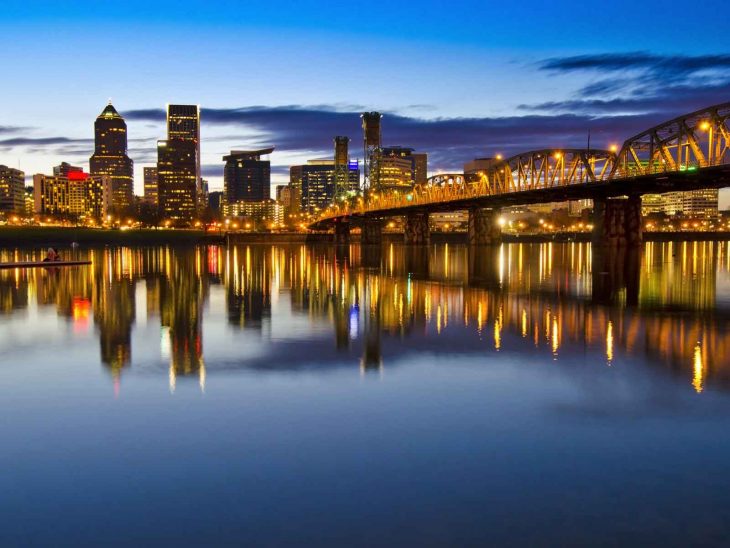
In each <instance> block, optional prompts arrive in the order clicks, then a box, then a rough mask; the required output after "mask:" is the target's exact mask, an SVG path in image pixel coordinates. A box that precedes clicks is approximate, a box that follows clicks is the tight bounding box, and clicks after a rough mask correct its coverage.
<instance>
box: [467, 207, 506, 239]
mask: <svg viewBox="0 0 730 548" xmlns="http://www.w3.org/2000/svg"><path fill="white" fill-rule="evenodd" d="M498 217H499V209H484V208H481V207H473V208H471V209H469V245H499V244H500V243H502V229H501V228H499V225H498V224H497V218H498Z"/></svg>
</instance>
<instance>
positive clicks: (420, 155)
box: [411, 152, 428, 185]
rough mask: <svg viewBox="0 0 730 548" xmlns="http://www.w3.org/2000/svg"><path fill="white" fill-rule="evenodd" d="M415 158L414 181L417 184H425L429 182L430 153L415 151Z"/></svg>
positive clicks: (412, 156) (413, 154) (413, 155)
mask: <svg viewBox="0 0 730 548" xmlns="http://www.w3.org/2000/svg"><path fill="white" fill-rule="evenodd" d="M411 158H413V182H414V183H415V184H417V185H425V184H426V183H427V182H428V154H426V153H425V152H414V153H412V154H411Z"/></svg>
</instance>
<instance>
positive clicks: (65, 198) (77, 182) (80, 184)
mask: <svg viewBox="0 0 730 548" xmlns="http://www.w3.org/2000/svg"><path fill="white" fill-rule="evenodd" d="M59 167H61V166H59ZM55 171H56V170H55V169H54V172H55ZM33 198H34V211H35V213H36V214H38V215H50V216H54V217H58V218H75V219H79V220H82V219H93V220H95V221H97V222H101V221H103V220H104V219H105V218H106V216H107V215H108V214H109V212H110V209H111V205H112V203H113V198H112V184H111V179H110V178H109V177H108V176H107V175H90V174H88V173H85V172H83V171H81V170H78V169H76V170H73V169H72V170H70V171H67V172H66V175H65V176H62V175H43V174H36V175H34V176H33Z"/></svg>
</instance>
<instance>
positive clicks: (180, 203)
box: [157, 139, 198, 224]
mask: <svg viewBox="0 0 730 548" xmlns="http://www.w3.org/2000/svg"><path fill="white" fill-rule="evenodd" d="M197 157H198V154H197V144H196V143H195V142H194V141H190V140H183V139H169V140H167V141H158V142H157V200H158V207H159V212H160V216H161V217H162V218H163V219H165V220H169V221H172V222H174V223H176V224H186V223H190V222H191V221H192V220H193V219H194V218H195V214H196V212H197V196H198V194H197V187H198V177H197V175H196V173H197Z"/></svg>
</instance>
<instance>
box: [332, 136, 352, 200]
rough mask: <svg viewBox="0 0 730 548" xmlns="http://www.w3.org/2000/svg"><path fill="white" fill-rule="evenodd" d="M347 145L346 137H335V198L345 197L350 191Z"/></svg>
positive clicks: (347, 139) (348, 141)
mask: <svg viewBox="0 0 730 548" xmlns="http://www.w3.org/2000/svg"><path fill="white" fill-rule="evenodd" d="M349 147H350V139H349V138H348V137H345V136H342V135H339V136H337V137H335V195H334V199H335V200H337V199H340V198H345V197H347V194H348V193H349V192H350V191H351V185H350V169H349V164H350V151H349Z"/></svg>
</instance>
